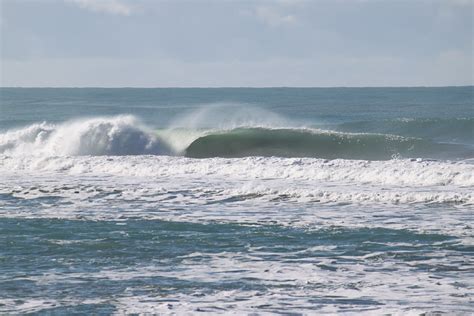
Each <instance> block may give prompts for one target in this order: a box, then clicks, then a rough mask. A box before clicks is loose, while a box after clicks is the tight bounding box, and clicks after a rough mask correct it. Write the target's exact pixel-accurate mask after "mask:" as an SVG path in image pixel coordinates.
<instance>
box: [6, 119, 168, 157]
mask: <svg viewBox="0 0 474 316" xmlns="http://www.w3.org/2000/svg"><path fill="white" fill-rule="evenodd" d="M169 152H170V150H169V148H168V147H167V146H166V144H164V143H163V142H161V141H160V140H159V139H158V137H156V135H154V133H153V132H152V131H151V130H147V128H146V127H144V126H143V125H141V124H140V122H139V121H138V120H137V119H136V118H135V117H133V116H129V115H126V116H116V117H112V118H91V119H86V120H81V121H71V122H66V123H63V124H59V125H54V124H48V123H46V122H43V123H39V124H32V125H30V126H28V127H25V128H23V129H18V130H13V131H7V132H6V133H3V134H0V153H3V154H7V155H45V156H82V155H91V156H102V155H142V154H151V155H161V154H168V153H169Z"/></svg>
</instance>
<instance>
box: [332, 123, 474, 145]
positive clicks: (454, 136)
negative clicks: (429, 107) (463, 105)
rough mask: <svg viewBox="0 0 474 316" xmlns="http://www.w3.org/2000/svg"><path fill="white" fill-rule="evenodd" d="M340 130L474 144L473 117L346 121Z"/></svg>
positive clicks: (339, 126) (340, 126) (339, 127)
mask: <svg viewBox="0 0 474 316" xmlns="http://www.w3.org/2000/svg"><path fill="white" fill-rule="evenodd" d="M336 129H337V130H338V131H341V132H357V133H381V134H395V135H401V136H406V137H419V138H425V139H431V140H437V141H443V142H454V143H465V144H474V118H472V117H466V118H410V119H408V118H406V119H395V120H382V121H359V122H346V123H342V124H340V125H338V126H337V127H336Z"/></svg>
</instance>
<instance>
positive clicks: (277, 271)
mask: <svg viewBox="0 0 474 316" xmlns="http://www.w3.org/2000/svg"><path fill="white" fill-rule="evenodd" d="M473 93H474V88H473V87H452V88H354V89H353V88H331V89H308V88H305V89H289V88H278V89H239V88H235V89H15V88H2V89H0V114H1V115H0V177H1V179H2V181H1V183H0V313H5V314H16V313H40V314H90V313H96V314H124V313H159V314H173V313H175V314H183V313H198V312H203V313H237V314H242V313H243V314H248V313H263V314H264V313H295V314H314V313H317V314H320V313H349V314H359V313H361V312H366V313H367V312H372V313H374V314H381V313H413V314H422V313H426V312H428V313H430V312H432V313H436V312H445V313H448V314H451V313H459V314H470V313H472V311H473V310H472V299H473V294H474V263H473V262H474V261H473V254H474V248H473V246H472V245H473V242H474V238H473V237H474V235H473V230H472V229H473V228H472V227H473V224H474V221H473V220H474V215H473V214H474V212H473V211H474V207H473V205H474V194H473V193H472V192H473V187H474V164H473V161H474V150H473V148H474V143H473V139H474V137H473V136H474V135H473V131H474V130H473V129H474V112H473V104H474V103H473Z"/></svg>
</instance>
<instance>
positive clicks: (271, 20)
mask: <svg viewBox="0 0 474 316" xmlns="http://www.w3.org/2000/svg"><path fill="white" fill-rule="evenodd" d="M255 16H256V17H257V18H258V19H259V20H260V21H262V22H263V23H265V24H267V25H269V26H280V25H284V24H293V23H295V22H296V17H295V16H294V15H291V14H282V13H280V12H278V11H277V10H276V9H274V8H271V7H268V6H259V7H257V8H255Z"/></svg>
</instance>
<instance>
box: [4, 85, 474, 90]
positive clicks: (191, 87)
mask: <svg viewBox="0 0 474 316" xmlns="http://www.w3.org/2000/svg"><path fill="white" fill-rule="evenodd" d="M467 87H474V84H470V85H469V84H468V85H439V86H261V87H252V86H220V87H212V86H207V87H206V86H189V87H180V86H161V87H160V86H157V87H139V86H117V87H112V86H110V87H107V86H0V89H361V88H467Z"/></svg>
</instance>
